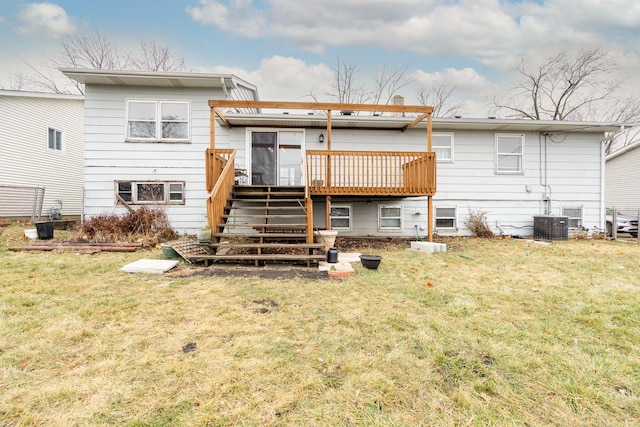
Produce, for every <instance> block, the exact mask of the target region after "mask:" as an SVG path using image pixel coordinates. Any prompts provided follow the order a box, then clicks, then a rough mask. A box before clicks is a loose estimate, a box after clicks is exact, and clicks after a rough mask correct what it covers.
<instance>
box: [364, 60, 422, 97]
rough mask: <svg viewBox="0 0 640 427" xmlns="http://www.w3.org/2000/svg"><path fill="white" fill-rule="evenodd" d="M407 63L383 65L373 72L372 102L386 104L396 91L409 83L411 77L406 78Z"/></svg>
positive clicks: (411, 80)
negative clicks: (380, 68)
mask: <svg viewBox="0 0 640 427" xmlns="http://www.w3.org/2000/svg"><path fill="white" fill-rule="evenodd" d="M409 65H410V64H408V63H405V64H402V65H399V66H388V65H385V66H384V67H383V68H382V70H377V71H375V72H374V73H373V78H374V88H373V90H372V95H373V96H372V100H371V101H372V102H373V103H374V104H385V105H386V104H388V103H389V102H391V100H392V99H393V97H394V96H395V95H397V94H398V92H399V91H400V90H401V89H403V88H405V87H406V86H408V85H409V84H411V83H412V82H413V79H408V78H406V75H407V70H408V69H409Z"/></svg>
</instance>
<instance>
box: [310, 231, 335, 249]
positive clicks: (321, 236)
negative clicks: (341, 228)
mask: <svg viewBox="0 0 640 427" xmlns="http://www.w3.org/2000/svg"><path fill="white" fill-rule="evenodd" d="M313 235H314V236H315V238H316V242H318V243H324V250H325V251H328V250H329V248H332V247H334V246H335V244H336V236H337V235H338V232H337V231H335V230H318V231H314V232H313Z"/></svg>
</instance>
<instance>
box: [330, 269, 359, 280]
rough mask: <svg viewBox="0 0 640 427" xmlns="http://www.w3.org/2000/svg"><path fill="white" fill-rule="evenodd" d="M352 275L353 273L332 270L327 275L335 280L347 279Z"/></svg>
mask: <svg viewBox="0 0 640 427" xmlns="http://www.w3.org/2000/svg"><path fill="white" fill-rule="evenodd" d="M351 273H353V272H352V271H344V270H343V271H340V270H338V271H331V270H327V274H328V275H329V277H332V278H334V279H344V278H345V277H347V276H348V275H350V274H351Z"/></svg>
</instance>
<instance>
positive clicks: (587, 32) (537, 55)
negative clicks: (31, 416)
mask: <svg viewBox="0 0 640 427" xmlns="http://www.w3.org/2000/svg"><path fill="white" fill-rule="evenodd" d="M95 31H99V32H100V33H101V34H102V35H104V36H106V37H108V38H109V39H110V40H112V41H113V42H114V43H116V44H117V45H118V46H119V47H120V48H123V49H128V48H132V47H134V46H135V45H136V44H137V43H138V42H139V41H140V40H141V39H146V40H157V41H158V42H160V43H161V44H166V45H168V46H170V47H171V48H172V49H173V51H174V52H177V53H180V54H183V55H184V57H185V59H186V62H187V64H188V66H189V68H191V69H193V70H194V71H201V72H225V73H234V74H236V75H238V76H239V77H242V78H244V79H246V80H248V81H250V82H252V83H254V84H256V85H257V86H258V89H259V93H260V96H261V98H262V99H265V100H266V99H268V100H304V99H307V100H309V98H308V97H307V95H308V94H309V93H310V92H312V91H313V92H314V93H315V94H317V95H318V96H320V97H321V98H322V97H323V96H325V95H324V94H326V92H328V91H329V90H330V84H331V70H330V69H331V67H332V66H333V64H334V63H335V60H336V57H337V55H341V56H342V58H343V59H344V60H346V61H349V62H355V63H357V64H358V68H359V72H358V73H359V74H358V75H359V79H360V81H362V82H363V84H365V85H366V84H370V80H371V77H372V75H373V73H374V71H375V70H381V69H382V68H383V67H385V66H387V67H393V66H400V65H403V64H407V65H408V66H409V68H408V76H410V77H411V78H412V79H414V81H413V83H412V84H411V85H410V86H408V87H406V88H404V89H403V90H404V92H403V95H404V96H405V98H406V100H407V102H408V103H415V102H416V98H415V94H416V93H417V91H418V90H420V89H421V88H429V87H430V85H432V84H433V82H437V81H442V80H447V81H449V82H451V83H453V84H454V85H455V86H456V87H457V91H456V96H457V97H458V98H459V100H460V101H462V102H464V103H465V108H464V109H463V111H462V113H463V114H465V115H473V116H482V115H483V114H486V111H487V109H488V104H487V102H486V100H487V98H490V97H491V96H492V95H494V94H496V93H499V92H500V91H501V90H503V89H504V87H505V86H506V85H508V84H509V82H510V81H511V80H510V79H511V78H513V77H515V76H514V75H513V74H510V73H509V69H510V67H512V66H513V65H514V64H515V63H516V62H517V61H518V59H519V58H520V57H521V56H522V55H525V54H526V55H527V56H528V57H529V59H530V60H531V61H533V62H535V61H537V60H538V61H539V60H541V59H544V58H547V57H549V56H550V55H552V54H554V53H555V52H557V51H559V50H562V49H579V48H583V47H594V46H602V47H605V48H606V49H608V50H609V51H610V52H611V54H612V56H613V57H614V58H615V59H616V61H617V62H618V64H619V65H620V66H621V72H623V73H624V74H625V76H626V77H627V78H628V86H627V87H626V89H625V90H626V92H627V93H632V94H633V93H635V94H638V95H640V1H637V0H632V1H629V0H608V1H601V0H547V1H543V0H539V1H527V0H517V1H516V0H513V1H506V0H503V1H499V0H393V1H392V0H316V1H308V0H306V1H303V0H261V1H256V0H253V1H252V0H129V1H122V0H109V1H106V0H51V1H50V2H38V1H29V0H0V42H2V48H1V49H0V86H2V87H4V88H10V86H11V79H12V76H15V75H16V74H17V73H20V72H25V65H24V63H23V61H27V62H29V63H31V64H34V65H36V66H44V65H45V64H46V58H45V55H55V54H56V53H57V51H58V46H59V42H60V39H61V38H62V37H65V36H74V35H78V34H82V33H85V34H93V33H95Z"/></svg>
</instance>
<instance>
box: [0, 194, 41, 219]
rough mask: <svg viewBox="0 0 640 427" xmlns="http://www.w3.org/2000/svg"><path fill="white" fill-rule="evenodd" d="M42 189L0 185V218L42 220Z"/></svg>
mask: <svg viewBox="0 0 640 427" xmlns="http://www.w3.org/2000/svg"><path fill="white" fill-rule="evenodd" d="M43 199H44V187H40V186H37V187H21V186H15V185H0V218H31V221H32V222H35V221H40V219H41V218H42V202H43Z"/></svg>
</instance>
